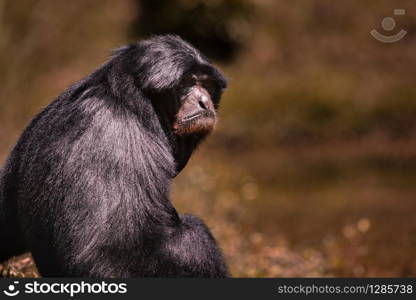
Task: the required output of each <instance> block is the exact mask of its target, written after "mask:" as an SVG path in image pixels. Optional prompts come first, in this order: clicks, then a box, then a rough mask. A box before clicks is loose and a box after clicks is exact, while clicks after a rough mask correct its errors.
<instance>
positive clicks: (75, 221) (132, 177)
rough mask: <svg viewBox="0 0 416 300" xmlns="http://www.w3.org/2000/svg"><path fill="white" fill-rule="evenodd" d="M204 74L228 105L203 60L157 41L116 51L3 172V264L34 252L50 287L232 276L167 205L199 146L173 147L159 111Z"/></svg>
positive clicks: (176, 44) (172, 41)
mask: <svg viewBox="0 0 416 300" xmlns="http://www.w3.org/2000/svg"><path fill="white" fill-rule="evenodd" d="M196 70H198V72H204V73H206V74H207V75H209V76H212V78H214V79H215V81H216V83H217V87H218V88H217V89H216V90H215V92H213V94H214V95H212V96H213V98H218V99H219V97H220V95H221V93H222V90H223V89H224V88H225V86H226V81H225V79H224V77H223V75H222V74H221V73H220V72H219V71H218V70H217V69H216V68H214V67H213V66H212V65H211V63H210V62H209V61H208V60H207V59H206V58H205V57H204V56H203V55H202V54H201V53H200V52H198V51H197V50H196V49H195V48H193V47H192V46H191V45H189V44H188V43H186V42H185V41H183V40H182V39H180V38H179V37H177V36H171V35H166V36H158V37H154V38H151V39H148V40H145V41H142V42H139V43H135V44H132V45H129V46H126V47H123V48H120V49H118V50H116V51H115V53H114V55H113V57H112V58H111V59H110V60H109V61H108V62H107V63H105V64H104V65H103V66H102V67H100V68H99V69H97V70H96V71H95V72H93V73H92V74H91V75H89V76H87V77H86V78H84V79H82V80H81V81H79V82H77V83H75V84H74V85H72V86H71V87H70V88H68V89H67V90H66V91H65V92H64V93H63V94H61V95H60V96H59V97H58V98H57V99H56V100H54V101H53V102H52V103H51V104H50V105H49V106H48V107H46V109H44V110H43V111H42V112H41V113H39V114H38V115H37V116H36V117H35V118H34V119H33V120H32V122H31V123H30V125H29V126H28V127H27V128H26V130H25V131H24V132H23V134H22V136H21V137H20V139H19V141H18V142H17V144H16V146H15V147H14V149H13V151H12V153H11V154H10V156H9V158H8V160H7V163H6V166H5V168H4V170H3V171H2V172H3V175H2V177H1V180H2V182H1V186H0V188H1V189H0V193H1V194H0V196H1V198H0V240H1V241H2V242H1V243H2V246H1V247H0V260H4V259H6V258H7V257H9V256H11V255H15V254H17V253H20V252H22V251H26V250H29V251H32V254H33V256H34V259H35V261H36V263H37V266H38V268H39V270H40V273H41V274H42V275H43V276H74V277H78V276H94V277H133V276H154V277H166V276H168V277H169V276H175V277H187V276H194V277H224V276H227V269H226V266H225V264H224V262H223V258H222V255H221V253H220V250H219V249H218V247H217V245H216V242H215V240H214V239H213V237H212V236H211V234H210V232H209V230H208V229H207V227H206V226H205V225H204V224H203V223H202V222H201V221H200V220H199V219H197V218H196V217H193V216H190V215H179V214H178V213H177V211H176V210H175V208H174V207H173V206H172V203H171V202H170V200H169V189H170V182H171V180H172V179H173V178H174V177H175V176H176V175H177V173H178V171H179V170H180V169H181V168H182V167H183V166H184V165H185V164H186V162H187V160H188V159H189V156H190V155H191V153H192V151H193V150H194V149H195V147H196V146H197V144H198V142H199V141H200V140H201V137H187V138H174V134H172V132H171V131H170V129H169V128H170V127H169V126H168V125H167V124H165V122H166V120H165V119H164V118H161V117H160V113H158V111H157V110H155V107H154V103H153V97H155V98H157V97H159V96H160V95H168V94H169V91H171V90H173V89H175V88H176V87H177V86H178V85H179V84H180V81H181V78H182V77H183V76H184V75H185V74H188V73H190V72H195V71H196ZM164 101H166V107H169V106H170V105H171V104H170V101H171V99H164ZM4 245H5V246H4Z"/></svg>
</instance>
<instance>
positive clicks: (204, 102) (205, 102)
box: [198, 94, 211, 110]
mask: <svg viewBox="0 0 416 300" xmlns="http://www.w3.org/2000/svg"><path fill="white" fill-rule="evenodd" d="M210 102H211V99H210V98H209V97H208V96H207V95H205V94H202V95H201V96H200V97H199V101H198V104H199V106H200V108H202V109H204V110H207V109H210Z"/></svg>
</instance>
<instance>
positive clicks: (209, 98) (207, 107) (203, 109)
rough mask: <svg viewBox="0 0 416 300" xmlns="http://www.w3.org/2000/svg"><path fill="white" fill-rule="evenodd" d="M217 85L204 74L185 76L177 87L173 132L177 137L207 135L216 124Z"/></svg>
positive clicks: (218, 87)
mask: <svg viewBox="0 0 416 300" xmlns="http://www.w3.org/2000/svg"><path fill="white" fill-rule="evenodd" d="M219 89H220V86H219V85H218V83H217V82H216V81H215V80H214V79H212V78H211V77H210V76H208V75H205V74H192V75H189V76H185V78H184V79H183V80H182V82H181V84H180V86H179V93H178V100H177V101H178V106H179V108H178V110H177V113H176V117H175V121H174V123H173V132H174V133H175V134H176V135H179V136H188V135H191V134H198V135H202V136H204V135H208V134H209V133H210V132H212V131H213V129H214V128H215V125H216V123H217V111H216V109H217V107H218V102H219V94H220V92H219Z"/></svg>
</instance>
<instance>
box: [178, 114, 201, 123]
mask: <svg viewBox="0 0 416 300" xmlns="http://www.w3.org/2000/svg"><path fill="white" fill-rule="evenodd" d="M201 115H202V113H201V112H197V113H194V114H190V115H188V116H186V117H184V118H183V119H182V122H188V121H191V120H193V119H196V118H199V117H200V116H201Z"/></svg>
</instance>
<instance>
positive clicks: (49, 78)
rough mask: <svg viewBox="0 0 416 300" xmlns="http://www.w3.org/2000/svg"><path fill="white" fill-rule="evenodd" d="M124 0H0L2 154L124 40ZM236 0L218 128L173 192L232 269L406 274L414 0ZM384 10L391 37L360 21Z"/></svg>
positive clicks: (373, 20)
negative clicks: (239, 21)
mask: <svg viewBox="0 0 416 300" xmlns="http://www.w3.org/2000/svg"><path fill="white" fill-rule="evenodd" d="M214 2H215V3H217V4H218V5H219V6H218V7H221V5H222V4H223V3H225V2H227V3H228V2H229V3H232V5H231V6H237V7H238V3H239V1H233V0H229V1H227V0H224V1H218V0H217V1H214ZM138 3H139V4H140V1H134V0H121V1H110V0H100V1H98V0H91V1H88V3H87V2H85V1H80V0H77V1H71V2H67V1H66V2H64V1H46V0H39V1H34V0H22V1H6V0H2V1H1V0H0V16H1V19H0V22H1V24H0V60H1V63H2V65H3V69H2V70H1V71H0V81H1V94H0V104H1V106H0V158H1V160H2V161H4V159H5V157H6V155H7V152H8V151H9V150H10V148H11V147H12V145H13V143H14V142H15V140H16V138H17V137H18V135H19V134H20V132H21V130H22V129H23V128H24V126H25V124H27V122H28V121H29V120H30V118H31V117H32V116H33V115H34V114H35V113H36V112H38V111H39V110H40V109H41V108H42V107H44V106H45V105H47V104H48V103H49V102H50V101H51V100H52V99H53V98H54V97H55V96H57V95H58V94H59V93H60V92H61V91H62V90H63V89H64V88H65V87H66V86H68V85H69V84H70V83H72V82H74V81H76V80H78V79H80V78H81V77H82V76H84V75H86V74H88V73H89V72H91V71H92V70H93V69H94V68H96V67H97V66H98V65H99V64H100V63H102V62H103V61H105V59H106V57H108V54H109V49H111V48H115V47H118V46H119V45H121V44H123V43H126V42H128V41H129V40H130V39H131V30H132V26H138V25H137V24H140V22H142V21H143V20H140V16H141V18H143V13H144V12H145V10H143V9H142V8H143V7H142V8H141V7H140V5H139V6H138V5H137V4H138ZM169 3H170V4H169V5H170V6H172V7H174V8H175V9H172V10H171V11H170V10H168V11H167V12H165V13H164V14H161V15H160V16H161V17H160V20H159V19H158V20H157V21H158V22H159V23H160V22H162V21H163V18H162V16H170V17H172V20H178V22H179V24H172V25H170V26H172V31H174V30H180V29H181V28H182V27H181V26H183V25H181V24H183V23H184V21H183V18H186V15H187V14H186V11H185V12H184V11H183V10H182V11H180V9H181V8H182V7H196V6H194V5H195V3H197V4H198V5H203V4H201V3H208V2H203V1H191V0H189V1H185V0H178V1H170V2H169ZM210 3H211V1H210ZM240 3H243V2H240ZM246 4H247V5H249V7H251V8H250V10H252V11H250V13H249V14H247V15H244V16H246V17H247V18H249V19H247V22H248V23H247V24H249V26H245V25H241V26H239V27H237V29H236V28H235V27H234V29H233V30H234V31H235V30H237V33H238V36H239V37H244V38H243V39H241V40H239V42H241V43H242V44H241V47H240V48H239V51H236V52H235V55H234V59H233V60H230V61H229V62H230V63H229V64H227V65H221V67H222V68H223V69H224V71H225V73H226V75H227V76H228V77H229V79H230V88H229V89H228V90H227V92H226V93H225V95H224V98H223V102H222V105H221V122H220V124H219V128H218V130H217V132H216V133H215V134H214V135H213V136H212V137H211V138H210V139H209V141H208V142H207V144H205V145H203V146H202V147H201V149H200V151H198V153H196V155H195V156H194V157H193V158H192V159H191V161H190V163H189V165H188V167H187V168H186V169H185V170H184V172H183V173H182V174H181V175H180V176H179V177H178V179H177V180H176V182H175V184H174V191H173V199H174V202H175V205H177V206H178V208H179V209H180V211H182V212H192V213H195V214H197V215H199V216H201V217H202V218H204V220H206V221H207V223H208V225H209V226H210V227H211V228H212V229H213V231H214V234H215V236H216V237H217V238H218V240H219V241H220V244H221V246H222V247H223V249H224V252H225V255H226V257H227V260H228V262H229V264H230V267H231V270H232V272H233V275H235V276H415V275H416V263H415V262H414V259H413V253H414V251H415V250H416V238H415V237H414V232H415V231H416V219H415V218H414V214H415V213H416V207H415V200H416V199H415V196H416V186H415V184H414V183H415V180H416V141H415V138H414V137H415V128H416V127H415V126H416V118H415V116H416V99H415V96H416V86H415V84H414V82H413V81H414V78H415V72H416V66H415V65H416V60H415V54H414V49H415V46H416V45H415V44H416V38H415V35H414V32H415V29H416V21H415V18H413V16H414V14H415V12H416V3H415V2H414V1H411V0H402V1H395V2H392V1H387V0H369V1H358V0H353V1H348V2H337V3H334V2H333V1H330V0H317V1H301V0H293V1H290V2H287V1H283V0H282V1H280V0H279V1H273V0H258V1H254V0H252V1H244V5H246ZM189 5H191V6H189ZM395 8H403V9H406V15H404V16H394V15H393V9H395ZM178 10H179V11H178ZM176 14H178V16H181V17H180V18H179V17H178V18H175V16H177V15H176ZM229 14H230V15H233V12H230V13H229ZM152 15H153V16H155V17H154V18H153V19H155V18H156V16H158V15H159V14H158V13H157V12H152ZM227 15H228V13H227V14H225V15H222V14H220V15H219V16H218V17H220V18H221V20H222V22H224V23H223V24H225V23H226V21H224V18H227ZM248 15H250V17H248ZM386 16H392V17H394V18H395V19H396V22H397V27H396V29H395V30H397V31H398V30H400V29H405V30H407V31H408V34H407V36H405V38H404V39H403V40H401V41H399V42H396V43H393V44H383V43H380V42H378V41H376V40H374V39H373V38H372V37H371V36H370V34H369V32H370V30H372V29H373V28H375V29H378V30H379V31H380V32H382V33H384V34H388V33H386V32H384V31H383V29H381V25H380V24H381V20H382V19H383V18H384V17H386ZM230 19H232V17H230ZM213 20H214V21H215V20H217V19H216V18H214V19H213ZM146 22H147V23H146V24H147V25H148V27H146V33H151V32H152V28H153V27H152V26H156V25H153V24H154V23H152V19H151V18H148V20H147V21H146ZM172 22H175V21H172ZM204 22H205V19H204ZM185 23H186V22H185ZM243 23H244V22H243ZM168 24H170V23H168ZM186 24H188V23H186ZM186 26H187V27H191V26H192V24H188V25H186ZM204 26H207V27H204V30H206V28H208V27H209V26H212V24H208V25H204ZM178 28H179V29H178ZM156 30H159V31H156ZM160 30H166V31H170V30H169V28H167V29H164V28H163V29H160V28H159V27H155V29H154V31H155V32H160ZM186 30H187V31H188V32H189V31H190V32H192V34H195V32H193V31H192V30H191V29H190V28H187V29H186ZM394 33H396V31H394ZM390 34H391V33H390ZM199 38H200V39H201V40H203V39H204V35H203V34H202V35H201V36H199ZM215 45H216V44H214V45H210V46H214V47H215ZM200 47H201V50H202V51H204V45H203V44H201V46H200ZM218 50H221V47H218Z"/></svg>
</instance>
